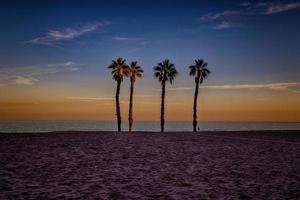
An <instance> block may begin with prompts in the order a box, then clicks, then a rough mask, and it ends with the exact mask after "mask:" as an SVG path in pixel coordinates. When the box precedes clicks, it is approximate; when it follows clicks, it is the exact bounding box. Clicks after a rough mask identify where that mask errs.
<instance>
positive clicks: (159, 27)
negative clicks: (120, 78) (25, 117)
mask: <svg viewBox="0 0 300 200" xmlns="http://www.w3.org/2000/svg"><path fill="white" fill-rule="evenodd" d="M1 4H2V5H1V7H0V25H1V27H2V28H1V29H2V30H1V32H0V44H1V46H0V72H1V74H2V75H0V84H1V86H2V87H23V89H24V90H29V89H28V86H29V87H33V86H41V87H43V86H45V87H46V86H47V85H52V86H59V87H62V88H64V87H65V88H66V90H67V89H68V87H71V85H72V87H73V86H74V85H75V86H77V87H78V88H81V89H82V90H84V88H86V87H89V88H93V89H94V90H93V92H90V93H89V95H91V96H99V94H97V93H95V91H97V87H99V85H101V87H100V89H99V90H100V91H101V92H102V93H103V94H108V93H109V94H110V91H113V90H114V85H113V84H112V82H110V80H111V78H110V72H109V71H108V69H107V66H108V65H109V64H110V62H111V60H112V59H115V58H117V57H119V56H121V57H124V58H126V59H127V60H129V61H132V60H138V62H139V63H140V65H141V66H142V67H143V68H144V70H145V74H144V80H143V82H141V88H140V90H143V89H146V88H150V87H154V88H159V85H158V84H157V82H156V81H155V80H153V72H152V67H153V66H154V65H155V64H156V63H157V62H160V61H161V60H163V59H165V58H169V59H170V60H171V61H172V62H174V63H175V65H176V67H177V68H178V70H179V73H180V76H179V77H178V79H177V81H176V83H175V84H174V85H173V86H172V87H175V88H185V87H190V86H191V81H190V80H191V79H190V78H189V77H188V70H187V66H188V65H190V64H192V63H193V60H194V59H196V58H203V59H205V60H206V61H207V62H208V66H209V68H210V69H211V71H212V72H213V73H212V75H211V76H210V78H209V79H208V80H207V81H206V82H205V85H206V86H216V85H217V86H220V87H221V88H222V86H224V85H227V86H228V85H245V84H247V85H249V87H250V88H251V87H253V88H256V87H259V85H260V84H264V88H266V89H271V90H272V85H271V86H270V85H269V86H268V84H281V83H283V85H282V87H283V88H285V89H291V88H292V90H295V91H297V92H298V89H299V86H300V79H299V72H300V57H299V52H300V39H299V35H300V2H299V1H263V2H262V1H214V2H212V1H188V0H186V1H98V2H97V1H87V2H84V3H83V2H82V1H42V2H39V1H26V2H23V3H22V2H21V3H20V2H18V1H7V2H5V1H4V2H2V3H1ZM284 84H285V85H284ZM289 84H290V85H289ZM25 86H26V88H24V87H25ZM234 87H236V86H233V87H232V88H233V89H234ZM241 88H243V86H242V87H241ZM78 95H80V94H78Z"/></svg>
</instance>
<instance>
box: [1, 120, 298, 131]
mask: <svg viewBox="0 0 300 200" xmlns="http://www.w3.org/2000/svg"><path fill="white" fill-rule="evenodd" d="M198 127H199V129H200V130H201V131H243V130H300V122H199V123H198ZM115 130H117V124H116V122H115V121H43V120H39V121H0V132H49V131H115ZM122 130H124V131H127V130H128V123H127V122H123V123H122ZM133 130H134V131H160V122H159V121H136V122H134V124H133ZM192 130H193V127H192V122H187V121H167V122H166V123H165V131H192Z"/></svg>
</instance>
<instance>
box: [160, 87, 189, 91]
mask: <svg viewBox="0 0 300 200" xmlns="http://www.w3.org/2000/svg"><path fill="white" fill-rule="evenodd" d="M192 89H193V88H191V87H177V88H168V89H167V91H177V90H192ZM160 90H161V89H160Z"/></svg>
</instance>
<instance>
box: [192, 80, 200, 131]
mask: <svg viewBox="0 0 300 200" xmlns="http://www.w3.org/2000/svg"><path fill="white" fill-rule="evenodd" d="M195 82H196V88H195V95H194V109H193V111H194V112H193V131H194V132H196V131H197V99H198V90H199V77H196V81H195Z"/></svg>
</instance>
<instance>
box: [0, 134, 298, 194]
mask: <svg viewBox="0 0 300 200" xmlns="http://www.w3.org/2000/svg"><path fill="white" fill-rule="evenodd" d="M299 198H300V131H256V132H201V133H197V134H193V133H164V134H161V133H144V132H135V133H132V134H129V133H122V134H116V133H114V132H56V133H26V134H25V133H7V134H4V133H3V134H0V199H299Z"/></svg>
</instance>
